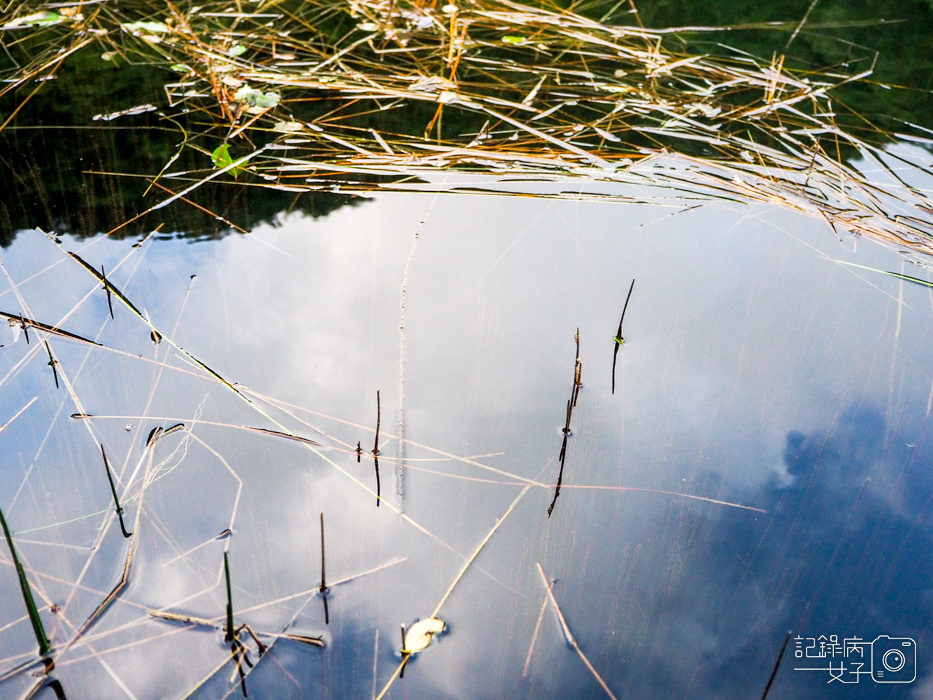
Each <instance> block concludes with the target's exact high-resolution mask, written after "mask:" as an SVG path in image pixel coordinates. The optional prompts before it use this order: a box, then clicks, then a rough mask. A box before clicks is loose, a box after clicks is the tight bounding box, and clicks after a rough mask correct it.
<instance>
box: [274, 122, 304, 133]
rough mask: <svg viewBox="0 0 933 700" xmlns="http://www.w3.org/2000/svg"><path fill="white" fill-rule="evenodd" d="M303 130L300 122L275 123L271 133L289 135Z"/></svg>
mask: <svg viewBox="0 0 933 700" xmlns="http://www.w3.org/2000/svg"><path fill="white" fill-rule="evenodd" d="M303 128H304V124H302V123H301V122H276V123H275V125H274V126H273V127H272V130H273V131H281V132H283V133H286V134H288V133H291V132H293V131H301V130H302V129H303Z"/></svg>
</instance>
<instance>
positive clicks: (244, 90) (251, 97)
mask: <svg viewBox="0 0 933 700" xmlns="http://www.w3.org/2000/svg"><path fill="white" fill-rule="evenodd" d="M233 99H235V100H236V101H237V102H242V103H244V104H245V105H247V106H248V107H258V108H260V109H271V108H272V107H275V106H276V105H277V104H278V103H279V99H281V98H280V96H279V94H278V93H277V92H263V91H262V90H256V89H255V88H251V87H250V86H249V85H244V86H243V87H241V88H240V89H239V90H237V91H236V92H235V93H234V94H233Z"/></svg>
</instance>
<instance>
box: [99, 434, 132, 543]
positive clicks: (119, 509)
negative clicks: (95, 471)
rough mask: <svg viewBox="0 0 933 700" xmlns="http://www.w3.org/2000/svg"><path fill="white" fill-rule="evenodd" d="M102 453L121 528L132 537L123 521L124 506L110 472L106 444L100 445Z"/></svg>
mask: <svg viewBox="0 0 933 700" xmlns="http://www.w3.org/2000/svg"><path fill="white" fill-rule="evenodd" d="M100 453H101V455H103V458H104V469H106V470H107V480H108V481H109V482H110V492H111V493H112V494H113V503H114V505H115V506H116V508H117V517H118V518H120V530H121V531H122V532H123V536H124V537H126V538H129V537H132V536H133V533H132V532H127V531H126V525H125V524H124V523H123V507H122V506H121V505H120V499H119V498H117V488H116V486H114V484H113V474H111V473H110V463H109V462H108V461H107V453H106V452H104V446H103V445H101V446H100Z"/></svg>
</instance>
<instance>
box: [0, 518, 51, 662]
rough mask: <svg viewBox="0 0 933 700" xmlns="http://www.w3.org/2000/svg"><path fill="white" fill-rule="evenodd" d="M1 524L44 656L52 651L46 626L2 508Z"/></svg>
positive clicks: (41, 652)
mask: <svg viewBox="0 0 933 700" xmlns="http://www.w3.org/2000/svg"><path fill="white" fill-rule="evenodd" d="M0 525H2V526H3V536H4V537H6V544H7V547H9V548H10V556H11V557H12V558H13V566H14V567H15V568H16V576H17V577H18V578H19V588H20V591H21V592H22V594H23V600H24V601H25V603H26V610H27V611H28V612H29V621H30V622H31V623H32V631H33V632H35V634H36V641H37V642H39V653H40V654H41V655H42V656H48V654H49V653H50V652H51V647H50V646H49V638H48V637H46V636H45V628H44V627H43V626H42V618H40V617H39V611H38V610H37V609H36V601H35V600H34V599H33V597H32V589H30V588H29V581H27V580H26V572H25V571H23V565H22V564H21V563H20V561H19V557H18V556H16V548H15V547H14V546H13V538H12V537H11V536H10V529H9V528H8V527H7V524H6V518H4V517H3V511H2V510H0Z"/></svg>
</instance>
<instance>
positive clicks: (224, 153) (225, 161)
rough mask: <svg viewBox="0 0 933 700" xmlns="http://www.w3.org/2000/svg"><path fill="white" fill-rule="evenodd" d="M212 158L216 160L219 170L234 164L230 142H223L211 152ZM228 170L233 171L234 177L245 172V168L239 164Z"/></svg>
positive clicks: (215, 163)
mask: <svg viewBox="0 0 933 700" xmlns="http://www.w3.org/2000/svg"><path fill="white" fill-rule="evenodd" d="M211 160H212V161H214V167H215V168H217V169H218V170H219V169H222V168H226V167H227V166H229V165H233V157H232V156H231V155H230V146H229V144H226V143H222V144H220V145H219V146H218V147H217V148H215V149H214V152H213V153H211ZM227 172H229V173H231V174H232V175H233V177H236V176H237V175H239V174H240V173H241V172H243V168H242V167H241V166H239V165H237V166H236V167H233V168H230V170H228V171H227Z"/></svg>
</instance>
